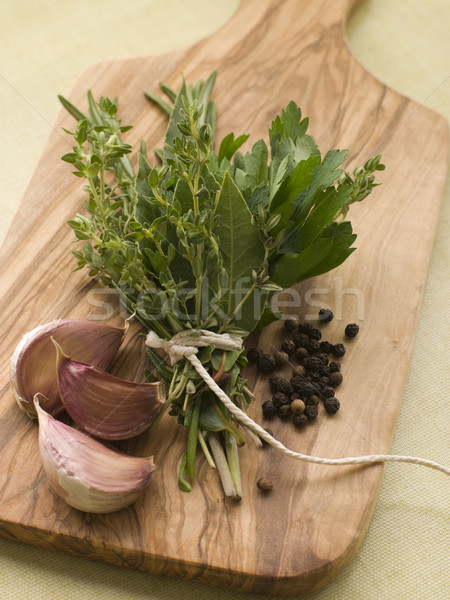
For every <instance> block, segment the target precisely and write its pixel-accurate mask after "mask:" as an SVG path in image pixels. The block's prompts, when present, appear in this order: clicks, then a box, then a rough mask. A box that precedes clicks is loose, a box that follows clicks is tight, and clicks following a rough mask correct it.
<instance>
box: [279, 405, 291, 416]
mask: <svg viewBox="0 0 450 600" xmlns="http://www.w3.org/2000/svg"><path fill="white" fill-rule="evenodd" d="M277 414H278V416H279V417H281V418H282V419H286V418H287V417H290V416H291V406H290V404H282V405H281V406H280V407H279V408H277Z"/></svg>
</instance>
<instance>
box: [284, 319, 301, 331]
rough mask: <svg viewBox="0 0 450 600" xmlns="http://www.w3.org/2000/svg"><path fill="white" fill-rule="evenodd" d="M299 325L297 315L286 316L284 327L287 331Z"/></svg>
mask: <svg viewBox="0 0 450 600" xmlns="http://www.w3.org/2000/svg"><path fill="white" fill-rule="evenodd" d="M297 327H298V319H296V318H295V317H291V316H289V317H286V318H285V320H284V328H285V329H286V331H293V330H294V329H297Z"/></svg>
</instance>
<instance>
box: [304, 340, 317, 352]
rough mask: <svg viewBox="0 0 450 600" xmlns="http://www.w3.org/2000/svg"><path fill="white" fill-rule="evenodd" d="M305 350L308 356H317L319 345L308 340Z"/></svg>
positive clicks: (315, 341) (314, 341)
mask: <svg viewBox="0 0 450 600" xmlns="http://www.w3.org/2000/svg"><path fill="white" fill-rule="evenodd" d="M305 348H306V349H307V350H308V352H309V353H310V354H317V353H318V352H320V343H319V342H318V341H317V340H308V343H307V344H305Z"/></svg>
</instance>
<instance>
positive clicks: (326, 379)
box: [318, 376, 330, 388]
mask: <svg viewBox="0 0 450 600" xmlns="http://www.w3.org/2000/svg"><path fill="white" fill-rule="evenodd" d="M329 380H330V377H329V376H328V377H327V376H323V377H321V378H320V379H319V381H318V383H319V386H320V387H321V388H324V387H328V382H329Z"/></svg>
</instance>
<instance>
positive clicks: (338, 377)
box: [328, 371, 344, 388]
mask: <svg viewBox="0 0 450 600" xmlns="http://www.w3.org/2000/svg"><path fill="white" fill-rule="evenodd" d="M343 379H344V378H343V377H342V373H340V372H339V371H335V372H334V373H330V376H329V378H328V385H329V386H330V387H332V388H335V387H337V386H338V385H341V383H342V381H343Z"/></svg>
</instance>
